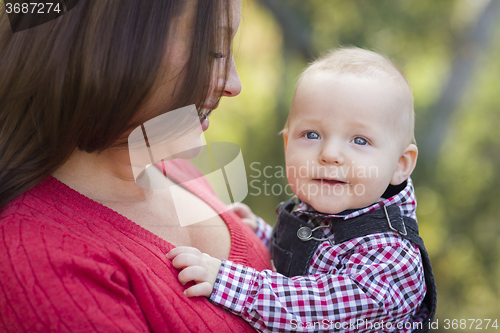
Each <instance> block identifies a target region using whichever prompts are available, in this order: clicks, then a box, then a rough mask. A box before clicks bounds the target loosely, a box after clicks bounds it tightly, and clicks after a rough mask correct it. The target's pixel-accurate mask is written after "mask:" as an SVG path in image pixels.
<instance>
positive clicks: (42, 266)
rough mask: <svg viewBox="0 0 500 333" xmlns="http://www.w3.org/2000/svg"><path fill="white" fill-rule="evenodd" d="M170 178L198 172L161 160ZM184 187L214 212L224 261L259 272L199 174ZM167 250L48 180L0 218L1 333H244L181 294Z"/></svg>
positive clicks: (238, 227) (257, 247) (260, 262)
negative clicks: (227, 242)
mask: <svg viewBox="0 0 500 333" xmlns="http://www.w3.org/2000/svg"><path fill="white" fill-rule="evenodd" d="M166 169H167V170H168V172H167V173H168V175H169V176H170V177H171V178H172V179H174V180H176V181H178V182H182V181H183V179H192V178H193V176H201V174H200V173H199V171H198V170H197V169H196V168H195V167H194V166H193V165H192V164H191V163H190V162H189V161H185V160H175V161H169V162H168V165H167V168H166ZM190 184H191V186H189V187H187V189H188V190H190V191H191V192H192V193H194V194H195V195H197V196H198V197H199V198H201V199H202V200H204V201H205V202H206V203H207V204H209V205H210V206H212V208H213V209H214V210H215V211H217V212H219V213H220V216H221V217H222V219H223V220H224V221H225V222H226V224H227V226H228V229H229V232H230V235H231V250H230V254H229V258H228V259H229V260H231V261H233V262H236V263H239V264H242V265H245V266H250V267H253V268H255V269H257V270H263V269H269V268H270V264H269V253H268V251H267V249H266V248H265V246H264V245H263V244H262V242H261V241H260V240H259V239H258V237H257V236H255V234H254V233H253V232H252V230H251V229H250V228H248V227H247V226H245V225H244V224H243V223H242V222H241V220H240V219H239V218H238V217H237V216H236V215H235V214H234V213H232V212H231V211H227V212H224V210H225V206H224V204H223V203H222V202H220V201H219V200H218V199H217V197H216V195H215V193H214V192H213V190H212V188H211V187H210V185H209V183H208V182H207V181H206V180H205V179H204V178H203V177H201V178H198V179H197V180H196V181H195V182H190ZM172 248H174V246H173V245H172V244H170V243H168V242H166V241H164V240H163V239H161V238H159V237H158V236H156V235H155V234H153V233H151V232H149V231H148V230H146V229H144V228H142V227H141V226H139V225H138V224H136V223H134V222H132V221H130V220H129V219H127V218H126V217H124V216H122V215H120V214H118V213H117V212H115V211H113V210H111V209H109V208H108V207H106V206H103V205H101V204H99V203H97V202H95V201H93V200H91V199H89V198H87V197H85V196H84V195H82V194H80V193H78V192H76V191H75V190H73V189H71V188H69V187H68V186H66V185H65V184H63V183H62V182H60V181H58V180H57V179H55V178H54V177H51V176H49V177H48V178H47V179H45V180H44V181H43V182H42V183H40V184H39V185H38V186H36V187H34V188H33V189H31V190H29V191H28V192H26V193H24V194H23V195H21V196H19V197H17V198H15V199H14V200H12V201H11V202H10V203H9V204H8V205H7V206H5V207H4V208H3V210H2V211H1V212H0V262H1V264H0V331H1V332H106V333H109V332H253V329H252V327H251V326H250V325H248V324H247V323H246V322H245V321H244V320H243V319H241V318H239V317H237V316H235V315H232V314H230V313H229V312H227V311H225V310H224V309H222V308H219V307H218V306H215V305H213V304H211V303H210V302H209V301H208V300H207V299H206V298H204V297H197V298H187V297H186V296H184V294H183V291H184V290H185V288H186V287H185V286H182V285H181V284H180V283H179V282H178V281H177V275H178V271H177V270H176V269H175V268H174V267H173V266H172V264H171V261H170V260H168V259H167V258H166V257H165V254H166V253H168V252H169V251H170V250H171V249H172Z"/></svg>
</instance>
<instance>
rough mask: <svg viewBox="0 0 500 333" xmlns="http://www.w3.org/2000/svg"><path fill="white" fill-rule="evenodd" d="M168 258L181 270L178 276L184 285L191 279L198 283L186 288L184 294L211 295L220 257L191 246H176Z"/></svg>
mask: <svg viewBox="0 0 500 333" xmlns="http://www.w3.org/2000/svg"><path fill="white" fill-rule="evenodd" d="M167 258H168V259H170V260H172V265H173V266H174V267H175V268H177V269H180V270H181V272H180V273H179V276H178V277H177V278H178V279H179V282H180V283H181V284H182V285H185V284H186V283H188V282H189V281H193V282H194V283H196V284H195V285H194V286H192V287H189V288H188V289H186V290H185V291H184V295H186V296H187V297H193V296H206V297H209V296H210V294H211V293H212V289H213V288H214V283H215V279H216V278H217V274H218V273H219V267H220V265H221V263H222V262H221V261H220V260H219V259H216V258H213V257H211V256H209V255H208V254H206V253H201V252H200V250H198V249H196V248H194V247H189V246H179V247H176V248H175V249H173V250H171V251H170V252H169V253H167Z"/></svg>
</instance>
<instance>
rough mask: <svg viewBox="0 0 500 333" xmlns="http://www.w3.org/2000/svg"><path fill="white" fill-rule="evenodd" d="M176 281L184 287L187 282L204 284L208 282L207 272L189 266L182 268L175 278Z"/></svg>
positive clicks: (198, 267) (203, 269)
mask: <svg viewBox="0 0 500 333" xmlns="http://www.w3.org/2000/svg"><path fill="white" fill-rule="evenodd" d="M177 279H178V280H179V282H180V283H181V284H182V285H185V284H186V283H188V282H189V281H194V282H196V283H198V282H205V281H207V280H208V273H207V270H206V269H205V268H203V267H200V266H189V267H186V268H184V269H183V270H182V271H181V272H180V273H179V275H178V276H177Z"/></svg>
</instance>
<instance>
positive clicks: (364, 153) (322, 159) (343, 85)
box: [284, 71, 411, 214]
mask: <svg viewBox="0 0 500 333" xmlns="http://www.w3.org/2000/svg"><path fill="white" fill-rule="evenodd" d="M401 95H402V94H401V91H400V90H399V89H398V88H397V87H396V86H395V84H394V83H393V82H391V81H390V80H388V79H378V78H359V77H355V76H354V75H350V74H332V73H329V72H320V71H318V72H313V73H310V74H307V75H306V76H305V77H304V78H303V79H302V82H301V83H300V86H299V87H298V89H297V91H296V94H295V96H294V100H293V103H292V108H291V111H290V112H291V114H290V119H289V128H288V130H286V131H285V132H284V135H285V142H286V144H285V145H286V147H285V156H286V165H287V178H288V182H289V183H290V186H291V188H292V190H293V191H294V193H295V194H296V195H297V196H298V197H299V198H300V199H301V200H302V201H304V202H307V203H309V204H310V205H311V206H312V207H313V208H314V209H316V210H317V211H320V212H323V213H329V214H336V213H340V212H341V211H344V210H346V209H356V208H362V207H365V206H368V205H370V204H373V203H374V202H377V201H379V199H380V197H381V195H382V194H383V193H384V191H385V190H386V188H387V186H388V185H389V184H390V183H395V182H398V180H397V178H395V172H396V170H397V169H398V163H399V161H400V158H401V155H402V154H403V151H404V150H405V148H406V147H407V146H408V142H404V141H406V138H404V135H401V134H400V133H401V132H402V131H401V128H400V126H401V122H400V121H398V120H397V119H398V118H396V117H401V115H402V114H403V113H404V112H408V107H409V106H408V102H407V100H405V99H404V98H403V97H402V96H401ZM410 107H411V106H410ZM398 128H399V130H398ZM399 183H400V182H398V184H399ZM394 185H397V184H394Z"/></svg>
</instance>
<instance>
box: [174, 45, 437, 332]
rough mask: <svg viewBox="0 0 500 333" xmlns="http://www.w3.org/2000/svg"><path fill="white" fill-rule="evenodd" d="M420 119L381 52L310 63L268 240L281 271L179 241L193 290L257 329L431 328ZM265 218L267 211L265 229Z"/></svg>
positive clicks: (340, 53) (261, 227)
mask: <svg viewBox="0 0 500 333" xmlns="http://www.w3.org/2000/svg"><path fill="white" fill-rule="evenodd" d="M413 127H414V111H413V96H412V93H411V89H410V86H409V84H408V82H407V80H406V79H405V78H404V76H403V75H402V73H401V72H400V71H399V70H398V69H397V68H396V67H395V66H394V65H393V64H392V62H391V61H389V60H388V59H386V58H385V57H383V56H381V55H379V54H377V53H374V52H370V51H366V50H362V49H357V48H347V49H338V50H334V51H333V52H331V53H329V54H327V55H326V56H324V57H322V58H320V59H319V60H317V61H315V62H314V63H312V64H311V65H310V66H309V67H308V68H307V69H306V70H305V71H304V72H303V74H302V75H301V77H300V79H299V81H298V83H297V87H296V91H295V95H294V98H293V102H292V107H291V110H290V114H289V117H288V120H287V123H286V125H285V129H284V130H283V137H284V141H285V158H286V165H287V178H288V182H289V184H290V187H291V188H292V190H293V191H294V193H295V194H296V197H297V198H298V200H296V201H288V202H285V203H283V204H282V205H280V207H279V215H278V222H277V224H276V226H275V229H274V234H273V236H272V242H271V245H270V246H271V252H272V256H273V260H274V263H275V265H276V268H277V271H278V272H274V271H261V272H259V271H256V270H254V269H252V268H249V267H244V266H242V265H239V264H235V263H233V262H231V261H229V260H222V261H221V260H218V259H216V258H212V257H210V256H208V255H206V254H202V253H200V251H198V250H197V249H194V248H187V247H179V248H176V249H173V250H172V251H171V252H170V253H169V254H168V255H167V256H168V258H170V259H172V260H173V264H174V266H175V267H176V268H178V269H181V270H182V271H181V272H180V273H179V281H180V282H181V283H183V284H185V283H187V282H189V281H194V282H195V283H196V284H195V285H194V286H191V287H190V288H188V289H186V291H185V293H186V295H187V296H190V297H191V296H207V297H209V298H210V300H211V301H212V302H214V303H216V304H219V305H221V306H223V307H225V308H227V309H228V310H229V311H231V312H233V313H235V314H237V315H240V316H242V317H243V318H244V319H245V320H247V321H248V322H249V323H250V324H252V325H253V326H254V327H255V328H256V329H257V330H259V331H266V332H267V331H291V330H293V331H304V332H307V331H342V332H382V331H383V332H411V331H421V332H425V331H427V330H428V326H429V323H430V321H431V320H432V317H433V314H434V307H435V287H434V282H433V278H432V272H431V270H430V264H429V261H428V256H427V252H426V251H425V247H424V246H423V242H422V240H421V239H420V237H418V227H417V225H416V221H415V220H416V216H415V209H416V200H415V196H414V192H413V186H412V182H411V179H410V178H409V177H410V174H411V173H412V171H413V169H414V168H415V164H416V160H417V155H418V150H417V147H416V145H415V140H414V135H413ZM269 228H270V227H269V226H267V225H266V224H265V223H264V222H263V221H261V220H259V223H258V227H257V232H258V234H261V235H270V234H271V233H270V232H268V231H269ZM263 238H264V239H263V241H265V242H267V241H268V240H269V236H267V237H263ZM426 292H427V294H428V295H427V297H426V300H425V302H424V297H425V296H426Z"/></svg>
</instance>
